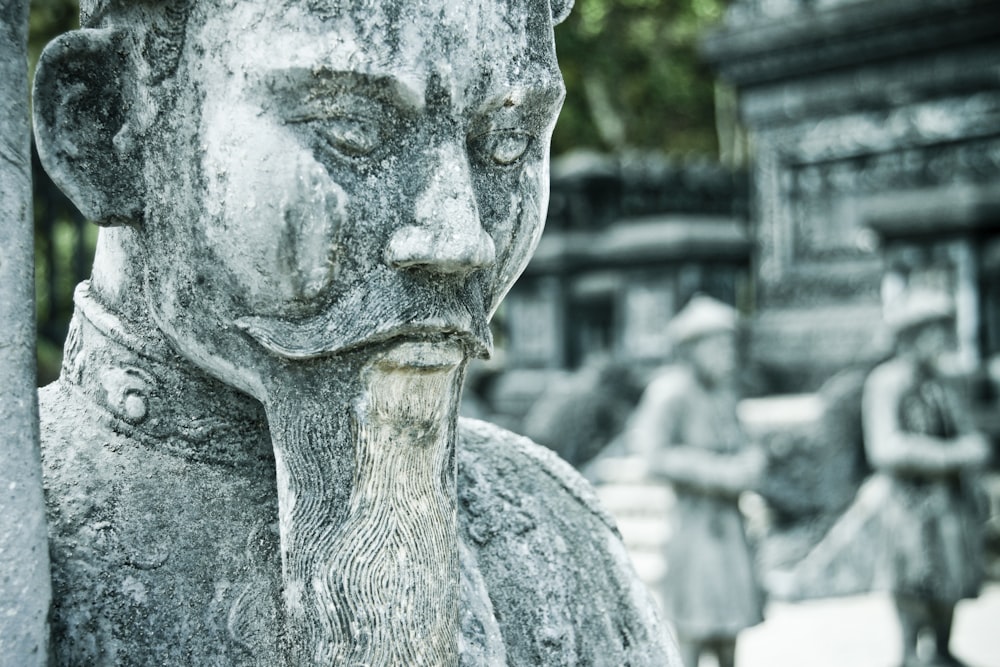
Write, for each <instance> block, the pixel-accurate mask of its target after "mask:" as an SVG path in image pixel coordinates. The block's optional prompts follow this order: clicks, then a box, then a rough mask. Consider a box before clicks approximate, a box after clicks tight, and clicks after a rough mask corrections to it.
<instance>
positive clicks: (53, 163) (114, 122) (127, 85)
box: [34, 29, 143, 225]
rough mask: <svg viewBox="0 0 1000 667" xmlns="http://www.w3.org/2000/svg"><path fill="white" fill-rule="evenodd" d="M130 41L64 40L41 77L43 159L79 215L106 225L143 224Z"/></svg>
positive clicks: (94, 33)
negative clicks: (131, 119) (132, 118)
mask: <svg viewBox="0 0 1000 667" xmlns="http://www.w3.org/2000/svg"><path fill="white" fill-rule="evenodd" d="M126 39H127V36H126V34H125V33H124V32H123V31H120V30H114V29H102V30H75V31H73V32H69V33H66V34H64V35H61V36H60V37H59V38H57V39H56V40H55V41H53V42H51V43H50V44H49V45H48V46H47V47H45V51H44V52H43V53H42V56H41V58H40V59H39V61H38V68H37V69H36V70H35V87H34V121H35V142H36V144H37V146H38V156H39V157H40V158H41V161H42V165H43V166H44V167H45V170H46V171H47V172H48V173H49V175H50V176H51V177H52V180H53V181H55V183H56V184H57V185H58V186H59V187H60V188H62V190H63V192H65V193H66V195H67V196H68V197H69V198H70V199H71V200H73V203H74V204H76V206H77V207H78V208H79V209H80V211H81V212H82V213H83V214H84V215H85V216H86V217H87V218H89V219H91V220H93V221H95V222H97V223H98V224H103V225H116V224H137V223H139V222H141V220H142V215H143V192H142V190H143V188H142V172H141V160H140V153H141V151H140V149H139V147H138V145H137V142H136V140H135V138H134V128H133V127H132V126H130V124H129V123H130V117H131V116H132V114H131V113H130V109H129V101H130V100H134V99H135V96H134V94H133V93H134V90H132V88H133V87H134V85H135V72H134V68H133V66H132V62H131V59H130V57H129V55H128V54H129V51H130V49H129V48H127V47H128V45H127V44H126ZM132 122H133V123H134V122H135V121H134V120H133V121H132Z"/></svg>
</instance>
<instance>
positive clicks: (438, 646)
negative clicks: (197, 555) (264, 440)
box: [267, 343, 462, 667]
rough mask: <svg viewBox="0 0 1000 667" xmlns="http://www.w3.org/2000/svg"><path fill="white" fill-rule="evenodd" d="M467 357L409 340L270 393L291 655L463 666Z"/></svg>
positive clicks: (357, 662) (328, 661) (306, 659)
mask: <svg viewBox="0 0 1000 667" xmlns="http://www.w3.org/2000/svg"><path fill="white" fill-rule="evenodd" d="M461 361H462V356H461V354H460V352H459V351H458V349H457V348H454V349H452V348H447V347H446V348H444V349H442V348H441V347H440V345H438V346H434V345H432V344H430V343H407V344H403V345H401V346H398V347H396V348H394V349H393V350H391V351H390V352H389V353H388V354H387V355H385V356H383V357H381V358H379V359H377V360H376V361H374V362H372V363H371V364H369V365H368V366H366V367H364V368H362V369H360V373H358V372H357V371H355V372H354V373H352V375H353V376H354V377H353V379H354V382H345V381H344V374H343V372H342V371H343V368H339V369H338V371H341V372H338V373H336V374H335V376H334V375H333V374H331V375H328V377H327V379H326V382H324V381H323V380H322V379H320V380H318V381H317V379H316V378H315V376H313V380H312V381H311V382H310V384H311V390H305V391H298V392H294V391H293V392H275V398H274V400H272V401H269V405H268V407H267V409H268V418H269V422H270V424H271V432H272V441H273V443H274V447H275V459H276V463H277V471H278V494H279V495H278V506H279V519H280V528H281V550H282V570H283V572H282V575H283V580H284V595H285V614H286V618H285V622H286V623H285V624H286V636H285V641H284V644H285V647H286V653H287V655H288V664H292V665H308V664H316V665H338V666H339V665H344V666H348V667H361V666H364V667H376V666H379V667H381V666H386V667H388V666H396V665H398V666H400V667H403V666H406V667H410V666H413V667H418V666H422V665H427V666H429V667H431V666H433V667H440V666H444V665H457V664H458V589H459V563H458V533H457V515H456V505H455V494H456V491H455V457H454V446H455V419H456V417H455V414H456V407H457V398H458V391H459V384H460V376H461ZM357 378H360V381H358V379H357ZM352 384H353V385H354V386H353V387H352V386H351V385H352ZM345 390H346V391H345ZM307 394H308V395H307ZM345 406H346V409H345Z"/></svg>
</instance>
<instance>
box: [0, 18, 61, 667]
mask: <svg viewBox="0 0 1000 667" xmlns="http://www.w3.org/2000/svg"><path fill="white" fill-rule="evenodd" d="M27 38H28V0H0V91H3V93H2V95H0V239H2V241H0V662H3V664H7V665H22V666H24V667H33V666H36V665H37V666H41V665H45V664H46V662H47V656H48V646H47V644H48V619H47V616H48V608H49V599H50V597H51V593H50V588H51V587H50V583H49V560H48V546H47V544H46V530H45V504H44V501H43V498H42V480H41V466H40V462H39V453H38V402H37V397H36V393H35V374H36V373H35V298H34V296H35V285H34V270H33V266H34V264H33V261H32V260H33V253H34V244H33V242H32V239H33V237H32V206H31V142H30V137H31V135H30V127H29V125H28V73H27Z"/></svg>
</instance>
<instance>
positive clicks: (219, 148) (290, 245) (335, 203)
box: [205, 123, 348, 315]
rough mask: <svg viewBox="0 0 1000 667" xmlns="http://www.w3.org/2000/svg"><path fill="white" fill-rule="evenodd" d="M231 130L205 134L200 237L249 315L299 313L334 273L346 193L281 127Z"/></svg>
mask: <svg viewBox="0 0 1000 667" xmlns="http://www.w3.org/2000/svg"><path fill="white" fill-rule="evenodd" d="M238 130H239V129H238V128H227V127H224V126H223V127H221V128H219V129H218V131H217V132H216V133H214V136H212V134H211V133H207V139H208V146H207V151H206V160H205V166H206V177H207V180H208V206H207V207H206V208H207V212H208V214H209V220H208V221H207V225H206V229H205V235H206V241H207V243H208V244H209V245H210V246H211V248H212V251H213V254H214V255H215V256H217V257H218V258H219V260H220V262H221V263H222V264H223V265H224V267H225V269H226V270H228V271H229V272H230V273H231V274H232V277H233V278H234V279H235V281H236V282H237V284H239V285H241V286H242V287H243V288H244V296H245V299H246V301H247V303H248V304H249V305H250V306H251V307H252V308H253V309H254V310H255V311H256V312H257V314H275V315H277V314H285V315H291V314H297V313H305V312H307V311H309V310H310V306H311V305H313V304H315V302H316V301H317V299H319V298H320V297H321V296H322V295H323V294H324V293H325V292H326V291H327V290H329V289H330V288H331V287H332V285H333V283H334V281H335V280H336V278H337V272H338V264H339V256H340V254H341V250H340V246H341V242H340V241H341V240H340V234H341V230H342V227H343V224H344V221H345V218H346V215H347V214H346V211H347V208H348V201H347V199H348V197H347V195H346V193H345V192H344V190H343V188H341V187H340V185H338V184H337V183H336V182H334V181H333V179H332V178H331V177H330V175H329V173H328V172H327V170H326V169H325V168H324V167H323V166H322V165H321V164H320V163H319V162H317V161H316V159H315V158H314V157H313V155H312V152H311V151H310V150H308V149H306V148H305V147H303V146H301V144H300V143H299V140H298V138H297V137H296V136H295V135H294V134H293V133H290V132H288V131H287V130H285V128H283V127H271V126H269V125H268V124H267V123H261V124H260V125H259V126H256V127H253V128H252V131H251V132H246V131H245V130H244V131H242V132H241V131H238ZM248 135H252V139H251V138H249V136H248Z"/></svg>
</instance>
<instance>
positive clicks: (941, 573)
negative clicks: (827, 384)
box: [862, 290, 989, 667]
mask: <svg viewBox="0 0 1000 667" xmlns="http://www.w3.org/2000/svg"><path fill="white" fill-rule="evenodd" d="M886 323H887V324H888V325H889V326H890V327H891V328H892V329H893V332H894V334H895V336H896V355H895V356H894V357H893V358H892V359H891V360H889V361H887V362H885V363H883V364H882V365H880V366H878V367H877V368H876V369H875V370H874V371H872V373H871V375H869V377H868V380H867V382H866V383H865V390H864V399H863V413H862V414H863V421H864V432H865V447H866V449H867V452H868V457H869V459H870V462H871V464H872V465H873V467H874V468H875V469H876V470H877V471H878V473H879V474H881V475H883V476H884V478H885V479H886V480H887V487H888V494H887V499H886V501H885V504H884V512H883V517H882V518H883V525H884V527H885V528H884V531H883V549H882V553H881V554H880V562H879V566H880V567H879V571H878V577H880V578H881V583H882V584H883V585H884V586H885V587H887V588H888V589H889V590H890V591H891V592H892V593H893V595H894V597H895V601H896V609H897V613H898V615H899V621H900V625H901V626H902V634H903V665H904V666H905V667H909V666H910V665H917V664H925V663H922V662H920V661H919V660H918V657H917V639H918V635H919V633H920V632H921V630H922V629H924V628H929V629H931V630H933V633H934V636H935V649H936V655H935V656H934V660H933V662H932V663H931V664H935V665H960V664H962V663H960V662H959V661H958V660H956V659H955V658H954V657H953V656H952V655H951V653H950V651H949V650H948V642H949V639H950V636H951V626H952V617H953V612H954V608H955V604H956V603H957V602H958V601H959V600H961V599H963V598H968V597H975V596H976V595H977V594H978V591H979V585H980V582H981V580H982V563H981V558H982V550H981V545H980V530H979V526H980V524H981V520H980V517H979V508H978V507H977V505H978V502H977V498H976V497H975V493H976V489H975V487H974V482H973V480H972V479H971V473H973V471H974V470H975V469H976V468H977V467H979V466H981V465H983V464H984V463H985V462H986V460H987V458H988V457H989V448H988V445H987V442H986V440H985V438H984V437H983V436H982V435H981V434H980V433H977V432H976V431H975V430H974V428H973V425H972V423H971V420H970V418H969V414H968V410H967V406H966V404H965V402H964V401H963V400H962V396H961V395H960V394H959V393H958V392H956V391H955V390H954V389H953V388H952V387H951V386H950V385H949V383H948V382H947V381H946V379H945V378H944V377H943V374H942V372H941V370H940V365H941V364H940V361H941V360H942V359H943V358H945V356H946V355H947V353H948V352H949V351H951V350H952V349H953V347H954V342H953V341H954V309H953V306H952V304H951V302H950V301H949V300H948V299H947V298H946V297H945V296H944V295H942V294H938V293H932V292H926V291H921V290H915V291H913V292H911V293H910V294H909V295H908V296H906V297H905V298H904V299H903V300H902V302H901V304H900V305H899V306H898V307H897V308H895V309H894V310H891V311H889V312H887V314H886Z"/></svg>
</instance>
